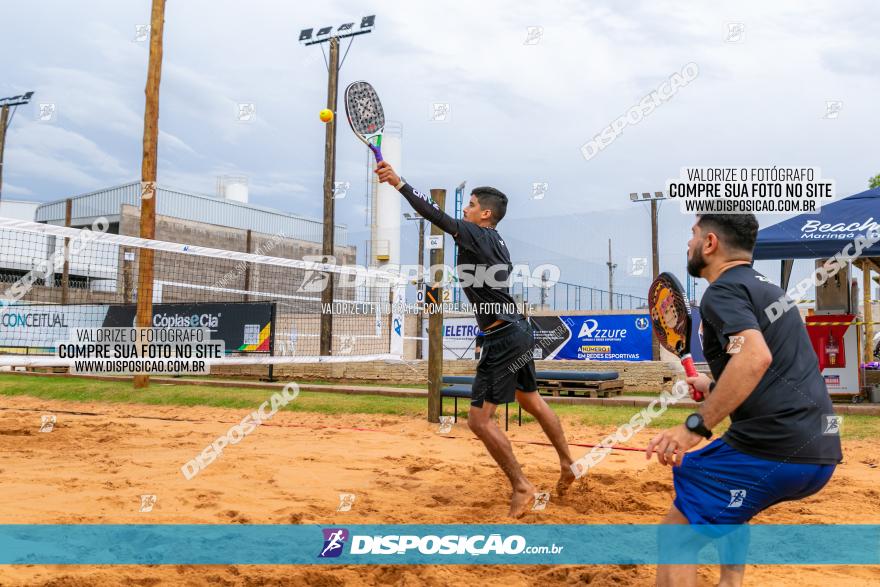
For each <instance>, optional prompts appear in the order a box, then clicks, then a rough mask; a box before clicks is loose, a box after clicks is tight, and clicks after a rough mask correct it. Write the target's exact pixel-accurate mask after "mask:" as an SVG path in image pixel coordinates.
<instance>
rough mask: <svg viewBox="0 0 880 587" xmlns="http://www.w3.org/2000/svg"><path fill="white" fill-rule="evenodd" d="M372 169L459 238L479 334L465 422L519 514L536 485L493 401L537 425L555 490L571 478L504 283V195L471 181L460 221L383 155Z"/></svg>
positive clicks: (527, 329)
mask: <svg viewBox="0 0 880 587" xmlns="http://www.w3.org/2000/svg"><path fill="white" fill-rule="evenodd" d="M376 173H377V174H378V176H379V181H382V182H385V183H387V184H389V185H392V186H394V187H395V188H396V189H397V191H399V192H400V193H401V195H403V197H404V198H406V200H407V201H408V202H409V203H410V205H411V206H412V207H413V209H414V210H415V211H416V212H418V213H419V214H421V215H422V217H423V218H426V219H427V220H429V221H430V222H431V223H433V224H434V225H436V226H438V227H439V228H440V229H442V230H443V231H444V232H447V233H449V234H451V235H452V237H453V239H454V240H455V242H456V244H457V245H458V248H459V256H458V258H459V267H458V272H459V277H460V278H462V281H463V282H465V283H468V284H471V285H467V286H465V287H463V288H462V289H463V290H464V294H465V296H467V299H468V301H469V302H470V303H471V305H472V306H473V307H474V312H475V314H476V318H477V325H478V326H479V327H480V330H482V331H483V332H484V333H485V337H484V339H483V347H482V351H481V354H480V361H479V363H478V364H477V373H476V376H475V377H474V384H473V395H472V399H471V408H470V412H469V414H468V427H469V428H470V429H471V430H472V431H473V432H474V434H476V436H477V437H478V438H479V439H480V440H481V441H482V442H483V444H485V445H486V448H487V449H488V451H489V454H490V455H492V458H493V459H495V462H497V463H498V466H500V467H501V470H502V471H504V473H505V474H506V475H507V478H508V479H509V480H510V484H511V486H512V488H513V495H512V497H511V500H510V512H509V515H510V516H511V517H514V518H519V517H521V516H522V515H523V514H525V512H526V510H527V509H528V508H529V505H530V504H531V503H532V501H533V499H534V495H535V487H534V485H532V484H531V483H530V482H529V480H528V479H527V478H526V476H525V475H524V474H523V471H522V468H521V467H520V464H519V462H517V460H516V457H514V455H513V450H512V448H511V445H510V441H509V440H508V439H507V436H505V435H504V433H503V432H502V431H501V429H500V428H499V427H498V425H497V424H495V420H494V419H493V415H494V414H495V408H496V407H497V406H498V404H504V403H509V402H512V401H514V398H515V399H516V401H517V402H518V403H519V405H521V406H522V408H523V409H524V410H525V411H526V412H528V413H529V414H531V415H532V416H534V417H535V419H536V420H537V421H538V422H539V423H540V424H541V428H542V429H543V430H544V434H546V435H547V438H548V439H549V440H550V442H551V443H552V444H553V446H554V448H556V452H557V453H558V455H559V467H560V470H561V474H560V477H559V481H558V483H557V484H556V489H557V493H558V494H559V495H563V494H564V493H565V491H566V490H567V489H568V487H569V485H571V483H572V482H573V481H574V473H572V471H571V464H572V458H571V454H570V453H569V450H568V444H567V442H566V440H565V434H564V433H563V431H562V425H561V424H560V423H559V418H558V417H557V416H556V414H555V413H554V412H553V410H551V409H550V407H549V406H548V405H547V402H545V401H544V398H542V397H541V395H540V394H538V393H536V390H537V388H538V386H537V382H536V380H535V363H534V360H533V358H532V349H533V348H534V338H533V334H532V328H531V325H530V324H529V322H528V321H527V320H526V319H525V318H524V317H523V316H522V315H521V314H520V313H519V312H518V311H517V308H516V304H515V302H514V301H513V298H511V297H510V293H509V291H508V287H507V285H506V284H507V281H508V278H509V276H510V272H511V271H512V268H513V266H512V264H511V262H510V253H509V252H508V250H507V245H505V244H504V240H502V238H501V236H500V235H499V234H498V232H496V230H495V227H496V226H497V224H498V223H499V222H500V221H501V219H502V218H504V214H505V213H506V212H507V196H505V195H504V194H503V193H501V192H500V191H498V190H496V189H495V188H491V187H479V188H475V189H474V190H473V192H472V193H471V198H470V202H469V203H468V205H467V207H466V208H465V209H464V211H463V214H464V218H463V219H462V220H458V219H455V218H452V217H451V216H449V215H448V214H446V213H445V212H444V211H443V210H441V209H440V207H439V206H437V204H436V203H434V201H433V200H431V198H430V197H428V196H426V195H425V194H423V193H421V192H419V191H417V190H415V189H413V187H412V186H411V185H409V184H408V183H406V182H405V181H404V180H402V179H401V178H400V177H399V176H398V175H397V174H396V173H395V172H394V169H393V168H392V167H391V166H390V165H389V164H388V163H387V162H385V161H383V162H381V163H379V165H378V166H377V168H376ZM468 274H469V275H468ZM486 279H492V281H493V283H492V284H486V283H485V280H486ZM498 283H503V284H504V285H503V286H499V285H497V284H498Z"/></svg>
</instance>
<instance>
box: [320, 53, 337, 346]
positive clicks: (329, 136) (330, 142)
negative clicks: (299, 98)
mask: <svg viewBox="0 0 880 587" xmlns="http://www.w3.org/2000/svg"><path fill="white" fill-rule="evenodd" d="M328 69H329V72H328V73H329V75H328V76H327V108H328V109H329V110H330V111H331V112H333V118H332V120H330V122H328V123H327V129H326V134H325V135H324V238H323V241H322V242H323V244H322V248H321V255H323V257H324V259H323V262H324V263H330V261H331V259H330V257H332V256H333V229H334V228H335V226H334V224H335V223H334V216H335V210H334V201H333V191H334V189H333V187H334V184H335V182H336V96H337V94H338V91H339V39H338V38H337V37H333V38H332V39H330V58H329V60H328ZM332 303H333V274H332V273H330V274H329V275H328V276H327V279H326V280H325V282H324V290H323V291H322V292H321V307H322V308H329V307H331V306H330V305H331V304H332ZM332 349H333V314H331V313H330V312H324V311H322V312H321V355H324V356H326V355H329V354H330V353H331V352H332Z"/></svg>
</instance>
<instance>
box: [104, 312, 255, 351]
mask: <svg viewBox="0 0 880 587" xmlns="http://www.w3.org/2000/svg"><path fill="white" fill-rule="evenodd" d="M136 312H137V307H136V306H135V305H134V304H126V305H111V306H110V309H109V310H108V312H107V317H106V318H105V319H104V323H103V324H102V325H101V326H117V327H122V326H134V318H135V314H136ZM271 322H272V304H267V303H259V302H242V303H204V304H203V303H198V304H153V321H152V323H151V324H150V326H152V327H153V328H207V329H208V330H210V331H211V338H212V339H214V340H222V341H223V342H224V343H225V345H226V352H238V353H247V352H250V353H254V352H256V353H267V352H269V340H270V338H271V326H272V324H271Z"/></svg>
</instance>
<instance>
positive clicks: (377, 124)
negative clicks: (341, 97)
mask: <svg viewBox="0 0 880 587" xmlns="http://www.w3.org/2000/svg"><path fill="white" fill-rule="evenodd" d="M345 114H346V116H348V124H349V125H351V130H353V131H354V134H356V135H357V136H358V137H359V138H360V139H361V140H362V141H364V142H365V143H367V144H369V143H370V142H372V143H373V144H377V143H378V141H379V139H380V137H381V135H382V131H383V130H384V129H385V111H384V110H382V102H380V101H379V95H378V94H376V90H375V89H374V88H373V86H371V85H370V84H369V83H367V82H364V81H360V82H354V83H351V84H349V85H348V87H347V88H345ZM370 139H373V140H372V141H371V140H370Z"/></svg>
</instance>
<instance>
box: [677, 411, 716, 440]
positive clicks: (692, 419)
mask: <svg viewBox="0 0 880 587" xmlns="http://www.w3.org/2000/svg"><path fill="white" fill-rule="evenodd" d="M684 425H685V428H687V429H688V430H690V431H691V432H694V433H696V434H699V435H700V436H702V437H703V438H706V439H708V438H712V431H711V430H709V429H708V428H706V424H704V423H703V415H702V414H700V413H699V412H694V413H693V414H691V415H690V416H688V417H687V420H685V421H684Z"/></svg>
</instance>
